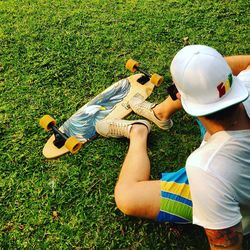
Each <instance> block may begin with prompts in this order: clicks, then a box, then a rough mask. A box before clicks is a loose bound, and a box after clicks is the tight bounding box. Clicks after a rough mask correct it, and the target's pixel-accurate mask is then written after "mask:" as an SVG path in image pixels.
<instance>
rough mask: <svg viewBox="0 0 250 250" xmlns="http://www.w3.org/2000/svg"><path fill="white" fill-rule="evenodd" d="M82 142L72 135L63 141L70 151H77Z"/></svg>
mask: <svg viewBox="0 0 250 250" xmlns="http://www.w3.org/2000/svg"><path fill="white" fill-rule="evenodd" d="M81 146H82V144H81V142H79V141H78V140H77V139H76V138H75V137H74V136H71V137H69V138H68V139H67V140H66V142H65V147H66V148H67V149H68V150H69V151H70V152H71V153H72V154H75V153H77V152H78V151H79V150H80V148H81Z"/></svg>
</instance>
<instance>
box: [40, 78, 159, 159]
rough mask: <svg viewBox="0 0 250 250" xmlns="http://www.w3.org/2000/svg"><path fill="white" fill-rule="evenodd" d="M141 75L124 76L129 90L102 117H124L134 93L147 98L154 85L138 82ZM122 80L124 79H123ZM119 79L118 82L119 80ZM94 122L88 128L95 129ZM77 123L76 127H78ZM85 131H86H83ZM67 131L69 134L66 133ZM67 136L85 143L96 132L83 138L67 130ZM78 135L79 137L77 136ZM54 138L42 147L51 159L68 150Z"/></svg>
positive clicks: (101, 96)
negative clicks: (55, 143)
mask: <svg viewBox="0 0 250 250" xmlns="http://www.w3.org/2000/svg"><path fill="white" fill-rule="evenodd" d="M142 76H143V75H142V74H135V75H132V76H130V77H128V78H126V79H127V80H128V82H129V84H130V88H129V91H128V93H127V95H126V96H124V98H123V99H122V100H121V101H119V102H118V103H116V104H115V105H114V106H113V107H112V108H111V110H110V112H109V113H107V115H106V116H105V117H103V118H102V119H111V118H116V119H122V118H124V117H126V116H127V115H129V114H130V113H131V112H132V109H131V108H130V106H129V100H130V99H131V98H132V97H133V96H134V95H141V96H143V98H144V99H147V98H148V97H149V96H150V94H151V93H152V91H153V89H154V87H155V85H154V84H153V83H151V82H150V80H149V81H147V82H146V83H145V84H141V83H139V82H138V79H139V78H141V77H142ZM123 80H124V79H123ZM120 81H122V80H120ZM120 81H119V82H120ZM117 83H118V82H116V83H114V84H113V85H111V86H110V87H108V88H107V89H105V90H104V91H103V92H102V93H100V94H98V95H97V96H96V97H95V98H94V99H92V100H90V101H89V102H88V103H86V104H85V105H84V106H82V107H81V108H80V109H79V110H78V111H77V112H76V113H74V114H73V115H72V116H71V117H70V118H69V119H68V120H67V121H66V122H65V123H64V124H63V125H62V126H61V127H60V128H59V130H60V131H62V132H64V133H66V132H65V128H64V127H65V124H66V125H67V123H68V124H69V125H72V123H73V120H74V119H75V118H77V119H81V117H82V116H83V115H85V113H84V112H85V110H86V109H87V108H88V107H89V104H95V103H93V100H94V101H96V100H99V99H100V98H103V95H104V94H106V93H108V91H112V90H113V88H114V86H116V85H117ZM95 122H96V121H94V123H93V126H92V127H91V128H90V129H92V130H93V129H94V131H95ZM79 127H80V126H79V124H78V127H77V128H79ZM85 132H87V131H85ZM68 133H69V134H68ZM68 133H66V134H67V136H75V137H76V138H77V139H79V138H80V141H81V143H82V144H85V143H86V142H88V141H90V140H91V139H93V138H94V137H95V136H96V132H95V133H94V134H93V136H91V137H90V138H84V137H83V136H82V134H70V133H71V131H70V130H69V131H68ZM78 137H79V138H78ZM54 140H55V136H54V135H52V136H51V137H50V138H49V140H48V141H47V142H46V144H45V146H44V148H43V155H44V156H45V157H46V158H48V159H53V158H57V157H59V156H61V155H64V154H66V153H67V152H69V150H68V149H67V148H66V147H65V146H62V147H61V148H57V147H56V146H55V145H54V144H53V142H54Z"/></svg>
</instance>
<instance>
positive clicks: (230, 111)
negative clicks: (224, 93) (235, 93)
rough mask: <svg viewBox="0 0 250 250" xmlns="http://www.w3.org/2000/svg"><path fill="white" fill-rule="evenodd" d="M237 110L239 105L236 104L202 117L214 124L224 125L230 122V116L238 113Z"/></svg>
mask: <svg viewBox="0 0 250 250" xmlns="http://www.w3.org/2000/svg"><path fill="white" fill-rule="evenodd" d="M239 108H240V103H237V104H234V105H232V106H229V107H227V108H225V109H222V110H220V111H217V112H215V113H212V114H209V115H204V117H205V118H207V119H208V120H213V121H215V122H218V123H221V124H222V125H223V124H224V125H226V124H227V123H228V122H229V121H231V120H232V116H234V115H235V114H236V113H238V112H239Z"/></svg>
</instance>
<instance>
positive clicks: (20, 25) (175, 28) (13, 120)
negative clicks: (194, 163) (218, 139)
mask: <svg viewBox="0 0 250 250" xmlns="http://www.w3.org/2000/svg"><path fill="white" fill-rule="evenodd" d="M249 11H250V4H249V3H248V2H247V1H245V0H239V1H236V0H232V1H229V0H221V1H217V3H215V1H208V0H203V1H195V0H194V1H187V0H181V1H177V0H168V1H167V0H166V1H163V0H161V1H160V0H138V1H137V0H130V1H129V0H127V1H125V0H123V1H122V0H118V1H117V0H116V1H115V0H109V1H105V0H84V1H79V0H68V1H63V0H61V1H60V0H54V1H51V0H48V1H45V0H32V1H31V0H2V1H0V136H1V144H0V171H1V177H0V234H1V235H0V247H1V249H34V248H36V249H45V248H47V249H208V245H207V241H206V238H205V237H204V233H203V230H202V229H200V228H198V227H195V226H185V227H182V226H174V225H166V224H157V223H155V222H151V221H148V220H142V219H138V218H131V217H127V216H124V215H123V214H122V213H121V212H119V211H118V210H117V208H116V207H115V203H114V197H113V188H114V185H115V182H116V179H117V176H118V174H119V170H120V167H121V164H122V162H123V159H124V156H125V154H126V151H127V147H128V142H127V141H126V140H115V139H103V138H98V139H96V140H95V141H93V142H91V143H89V144H87V145H86V146H85V147H84V148H83V149H82V150H81V151H80V152H79V153H78V154H76V155H73V156H72V155H65V156H63V157H61V158H59V159H57V160H53V161H49V160H46V159H45V158H44V157H43V155H42V148H43V145H44V143H45V142H46V140H47V138H48V136H49V135H48V134H46V133H45V132H44V131H43V130H42V129H41V128H40V127H39V125H38V121H39V118H40V117H41V116H42V115H43V114H46V113H48V114H51V115H53V116H54V117H55V118H56V119H57V121H58V123H59V124H61V123H62V122H64V121H65V120H66V119H67V118H68V117H69V116H70V115H71V114H72V113H74V112H75V111H76V110H77V109H78V108H80V107H81V106H82V105H83V104H84V103H86V102H87V101H88V100H90V99H91V98H92V97H94V96H95V95H96V94H98V93H99V92H100V91H101V90H104V89H105V88H106V87H108V86H109V85H110V84H111V83H113V82H115V81H117V80H119V79H121V78H123V77H125V76H128V75H129V72H127V71H126V70H125V68H124V63H125V62H126V60H127V59H129V58H134V59H136V60H138V61H140V62H141V65H142V66H143V67H144V68H147V69H149V70H150V71H151V72H157V73H160V74H162V75H164V77H165V79H166V80H165V83H164V84H163V85H162V86H161V87H159V88H158V89H156V91H155V92H154V93H153V94H152V96H151V97H150V98H149V100H151V101H157V102H160V101H162V100H163V99H164V98H165V96H166V92H165V88H166V86H168V85H169V84H170V83H171V77H170V74H169V65H170V62H171V59H172V58H173V56H174V54H175V53H176V52H177V51H178V50H179V49H180V48H182V47H183V46H184V42H183V38H184V37H189V41H190V43H191V44H197V43H199V44H207V45H210V46H213V47H215V48H217V49H218V50H219V51H220V52H221V53H223V54H224V55H231V54H245V53H248V54H249V52H250V51H249V41H250V33H249V15H248V13H249ZM134 117H136V116H135V115H131V116H130V117H129V118H134ZM173 120H174V123H175V126H174V127H173V128H172V130H171V131H170V132H164V131H160V130H159V129H158V128H156V127H153V131H152V133H151V135H150V140H149V154H150V158H151V161H152V179H157V178H158V177H159V174H160V172H162V171H173V170H177V169H178V168H179V167H180V166H183V165H184V164H185V159H186V157H187V156H188V155H189V153H190V152H191V151H192V150H193V149H194V148H196V147H197V146H198V144H199V139H200V138H199V131H198V128H197V126H196V125H195V123H194V122H193V119H192V118H190V117H189V116H187V115H185V114H184V113H183V112H181V113H179V114H176V115H175V116H174V117H173ZM244 244H245V249H249V240H248V241H247V239H246V240H245V243H244Z"/></svg>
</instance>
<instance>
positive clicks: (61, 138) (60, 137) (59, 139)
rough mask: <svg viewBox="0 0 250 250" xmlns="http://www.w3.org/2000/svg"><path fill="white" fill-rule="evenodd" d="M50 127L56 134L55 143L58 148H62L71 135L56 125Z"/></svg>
mask: <svg viewBox="0 0 250 250" xmlns="http://www.w3.org/2000/svg"><path fill="white" fill-rule="evenodd" d="M49 127H50V129H51V130H52V131H53V133H54V136H55V140H54V141H53V144H54V145H55V146H56V147H57V148H61V147H62V146H63V145H64V144H65V142H66V141H67V139H68V138H69V137H68V136H67V135H66V134H64V133H62V132H61V131H60V130H59V129H58V128H57V127H56V126H54V125H49Z"/></svg>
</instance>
